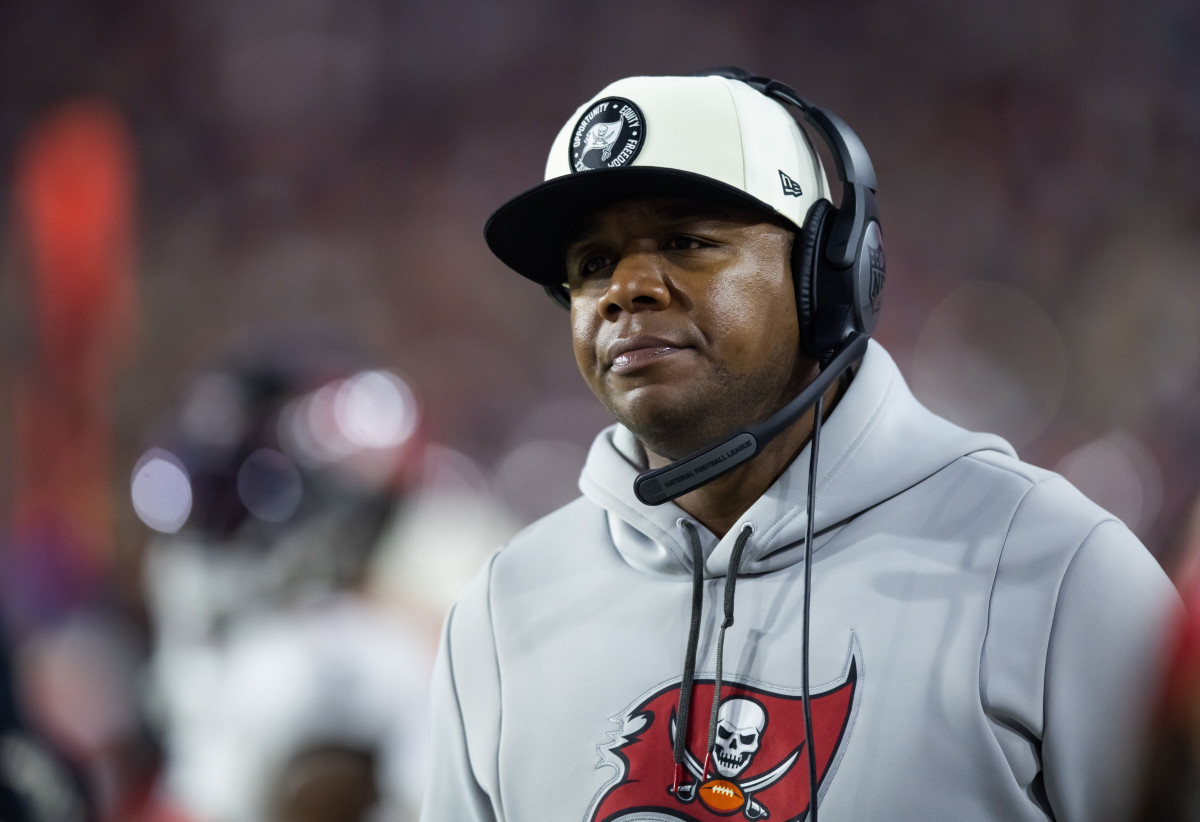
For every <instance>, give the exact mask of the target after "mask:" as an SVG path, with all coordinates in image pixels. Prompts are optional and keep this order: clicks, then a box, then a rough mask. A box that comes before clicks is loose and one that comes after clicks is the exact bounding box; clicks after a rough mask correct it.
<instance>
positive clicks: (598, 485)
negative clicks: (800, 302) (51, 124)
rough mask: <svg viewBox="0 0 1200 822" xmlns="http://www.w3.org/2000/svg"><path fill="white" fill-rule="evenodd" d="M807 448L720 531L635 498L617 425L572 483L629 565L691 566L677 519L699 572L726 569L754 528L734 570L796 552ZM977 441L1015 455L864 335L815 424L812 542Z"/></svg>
mask: <svg viewBox="0 0 1200 822" xmlns="http://www.w3.org/2000/svg"><path fill="white" fill-rule="evenodd" d="M810 448H811V444H810V445H807V446H805V448H804V450H803V451H801V452H800V454H799V456H798V457H797V458H796V459H795V460H794V461H793V462H792V464H791V465H790V466H789V467H788V469H787V470H786V471H784V473H783V474H782V475H781V476H780V477H779V479H778V480H776V481H775V483H774V484H773V485H772V486H771V487H770V488H768V489H767V491H766V493H765V494H763V495H762V497H760V498H759V499H758V500H757V501H755V503H754V504H753V505H752V506H751V507H750V508H749V509H748V510H747V511H746V512H745V513H744V514H743V515H742V517H741V518H740V519H739V520H738V522H737V524H736V525H735V526H734V527H733V528H731V529H729V533H728V534H726V536H725V537H724V538H723V539H718V538H717V537H716V535H714V534H713V533H712V532H711V531H709V530H708V529H707V528H705V527H704V526H703V525H701V524H700V523H698V522H695V521H694V520H693V519H692V518H691V516H690V515H689V514H688V513H687V512H686V511H684V510H683V509H682V508H680V507H679V506H678V505H676V504H675V503H674V502H667V503H664V504H662V505H658V506H649V505H644V504H642V503H641V502H639V501H638V499H637V497H636V496H634V493H633V482H634V480H635V479H636V478H637V475H638V474H639V473H640V472H642V471H644V470H646V467H647V461H646V454H645V451H644V449H642V447H641V445H640V443H638V441H637V440H636V438H635V437H634V436H633V434H632V433H631V432H630V431H629V430H628V429H626V428H625V427H624V426H621V425H613V426H610V427H609V428H607V429H605V430H604V431H602V432H600V434H599V435H598V436H597V437H596V439H595V441H594V442H593V443H592V448H591V451H590V452H589V454H588V458H587V462H586V464H585V465H584V468H583V473H582V475H581V476H580V479H579V487H580V490H581V491H582V492H583V494H584V496H586V497H587V498H589V499H590V500H592V501H593V502H595V503H596V504H597V505H599V506H601V507H602V508H604V509H605V510H606V511H607V512H608V518H609V527H610V529H611V531H612V537H613V542H614V544H615V545H616V547H617V550H618V551H619V552H620V554H621V555H622V557H623V558H624V559H625V561H626V562H628V563H629V564H630V565H632V566H633V567H635V568H638V569H640V570H643V571H645V572H647V573H661V574H669V575H676V574H690V573H691V566H692V560H691V552H690V549H689V547H688V541H687V536H686V534H685V533H684V530H683V528H684V526H683V525H682V523H683V521H684V520H690V521H692V522H695V525H696V528H697V530H698V532H699V535H700V540H701V546H702V549H703V554H704V557H705V567H704V575H705V576H706V577H717V576H722V575H724V574H725V572H726V570H727V568H728V565H729V557H730V553H731V552H732V550H733V546H734V543H735V541H736V539H737V535H738V533H739V532H741V531H742V530H743V529H744V528H745V527H746V526H747V525H749V526H750V527H751V529H752V530H753V533H752V535H751V536H750V538H749V541H748V542H747V543H746V545H745V548H744V554H743V556H742V560H741V563H740V571H741V572H742V573H747V574H754V573H764V572H767V571H774V570H777V569H779V568H783V567H786V566H788V565H792V564H794V563H797V562H800V561H802V560H803V558H804V534H805V529H806V527H807V524H808V521H807V520H808V515H807V503H808V493H807V491H808V460H809V449H810ZM978 451H996V452H999V453H1002V454H1007V455H1010V456H1015V452H1014V450H1013V448H1012V446H1011V445H1009V444H1008V443H1007V442H1006V441H1005V440H1003V439H1002V438H1000V437H998V436H995V435H994V434H983V433H975V432H971V431H967V430H965V429H963V428H960V427H958V426H956V425H954V424H953V423H950V422H947V421H946V420H944V419H942V418H941V417H938V416H936V415H935V414H933V413H932V412H930V411H929V410H928V409H927V408H925V407H924V406H923V405H921V404H920V403H919V402H918V401H917V399H916V398H915V397H914V396H913V395H912V392H911V391H910V390H909V388H908V385H907V383H905V381H904V378H903V377H902V376H901V374H900V371H899V369H898V368H897V367H896V364H895V362H894V361H893V360H892V358H891V356H890V355H889V354H888V353H887V351H885V350H884V348H883V347H882V346H881V345H879V343H877V342H875V341H874V340H872V341H871V342H870V345H869V346H868V349H867V353H866V355H865V356H864V357H863V360H862V364H861V365H860V366H859V368H858V371H857V373H856V374H855V377H854V379H853V381H852V382H851V383H850V386H849V388H848V389H847V390H846V393H845V394H844V395H843V396H842V398H841V400H840V401H839V402H838V404H837V407H836V408H835V409H834V410H833V412H832V413H831V414H830V415H829V417H828V418H827V419H826V421H825V422H824V423H823V424H822V426H821V443H820V453H819V460H818V465H817V484H816V489H817V490H816V512H815V516H814V519H815V522H814V529H813V530H814V533H815V534H816V535H817V538H815V539H814V545H813V548H814V550H818V549H819V548H820V544H821V540H820V536H821V535H822V533H824V532H828V531H829V529H830V528H832V527H834V526H836V525H838V524H840V523H843V522H845V521H847V520H849V519H852V518H853V517H855V516H856V515H858V514H859V513H861V512H863V511H866V510H867V509H869V508H871V507H873V506H875V505H877V504H879V503H881V502H883V501H885V500H887V499H889V498H891V497H893V496H895V495H896V494H899V493H901V492H902V491H905V490H906V489H908V488H911V487H912V486H913V485H916V484H917V483H919V482H920V481H922V480H924V479H925V478H926V477H929V476H931V475H933V474H935V473H937V472H938V471H940V470H941V469H942V468H944V467H946V466H947V465H949V464H950V463H952V462H954V461H955V460H956V459H958V458H960V457H962V456H965V455H966V454H971V453H975V452H978Z"/></svg>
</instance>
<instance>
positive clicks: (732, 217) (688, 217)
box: [566, 198, 775, 246]
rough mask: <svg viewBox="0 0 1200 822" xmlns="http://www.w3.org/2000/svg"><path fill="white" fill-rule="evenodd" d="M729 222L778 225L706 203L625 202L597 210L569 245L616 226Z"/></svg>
mask: <svg viewBox="0 0 1200 822" xmlns="http://www.w3.org/2000/svg"><path fill="white" fill-rule="evenodd" d="M697 221H703V222H714V223H728V224H730V225H731V226H746V225H754V224H756V223H764V222H767V223H774V222H775V221H774V220H771V219H770V218H769V217H767V216H766V215H764V214H760V213H758V212H754V211H749V210H746V209H737V208H727V207H724V206H718V205H714V204H712V203H708V202H704V201H702V200H690V199H682V198H645V199H635V200H621V201H620V202H617V203H613V204H612V205H609V206H606V207H604V208H601V209H598V210H596V211H593V212H592V213H591V214H589V215H588V216H587V217H584V218H583V219H582V220H580V221H579V222H578V223H576V224H575V225H574V226H573V227H572V228H571V230H570V231H568V232H567V239H566V244H567V245H568V246H570V245H572V244H575V243H578V242H581V241H585V240H587V239H589V238H591V237H593V236H595V235H597V234H600V233H602V232H603V231H605V230H606V229H607V228H609V227H612V226H614V225H638V226H657V225H675V224H679V223H686V222H697Z"/></svg>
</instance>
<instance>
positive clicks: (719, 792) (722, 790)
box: [700, 779, 746, 814]
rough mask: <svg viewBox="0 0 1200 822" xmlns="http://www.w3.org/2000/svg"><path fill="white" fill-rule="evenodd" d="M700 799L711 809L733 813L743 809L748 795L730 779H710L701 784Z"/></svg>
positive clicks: (723, 812) (722, 812)
mask: <svg viewBox="0 0 1200 822" xmlns="http://www.w3.org/2000/svg"><path fill="white" fill-rule="evenodd" d="M700 801H701V802H703V803H704V805H705V806H706V807H707V808H708V809H709V810H710V811H715V812H717V813H721V814H725V813H733V812H734V811H738V810H741V808H742V805H743V804H745V802H746V795H745V794H743V793H742V789H741V788H739V787H738V786H737V785H735V784H734V783H732V782H730V781H729V780H728V779H710V780H709V781H708V782H705V783H704V784H703V785H701V786H700Z"/></svg>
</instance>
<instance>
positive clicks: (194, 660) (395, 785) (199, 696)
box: [154, 594, 431, 822]
mask: <svg viewBox="0 0 1200 822" xmlns="http://www.w3.org/2000/svg"><path fill="white" fill-rule="evenodd" d="M430 665H431V652H430V651H429V650H428V649H427V648H426V647H425V643H423V642H422V641H421V638H420V637H419V636H418V635H417V634H416V633H415V632H414V631H413V630H411V629H410V628H409V627H408V626H407V625H406V624H405V622H404V621H403V618H402V617H401V616H399V615H398V614H396V613H395V612H394V611H390V610H387V609H384V608H381V607H378V606H376V605H374V604H372V603H370V602H368V601H366V600H364V599H361V598H356V597H354V596H352V595H348V594H346V595H338V596H335V597H330V598H326V599H323V600H321V601H320V602H319V603H310V604H306V605H304V606H300V607H294V608H291V609H287V610H282V611H278V612H273V613H265V614H262V615H260V616H257V617H253V618H248V619H246V620H244V621H240V622H235V623H234V624H233V625H232V626H231V628H230V631H229V633H228V635H227V636H226V637H225V638H224V641H222V642H221V643H220V644H211V645H207V646H204V645H187V646H180V645H174V646H167V647H164V648H162V649H161V650H160V652H159V654H158V656H157V657H156V660H155V668H154V673H155V676H156V685H157V687H158V691H159V698H160V699H161V700H162V708H163V710H164V712H165V716H164V720H165V725H166V738H165V744H166V748H167V750H166V761H167V773H166V775H165V784H164V787H165V789H166V790H167V792H168V793H169V794H170V795H171V798H172V799H173V800H174V801H175V802H177V803H178V804H179V805H181V806H182V807H183V809H184V810H185V811H187V812H189V813H190V814H192V815H193V816H195V817H196V818H198V819H200V820H204V822H262V820H263V819H265V818H267V814H268V806H269V803H270V802H271V799H272V796H273V795H274V792H275V790H276V789H277V785H278V781H279V776H280V774H281V773H282V771H283V769H284V768H285V766H286V765H287V764H288V763H289V761H290V760H291V759H292V757H293V756H295V755H296V754H297V753H299V752H301V751H303V750H305V749H307V748H310V747H313V746H324V745H343V746H349V747H353V748H364V749H371V750H374V751H376V756H377V762H378V768H377V781H378V784H379V790H380V795H381V801H380V807H379V809H378V814H377V816H378V818H380V819H389V820H393V819H401V820H402V819H406V818H409V816H410V815H411V813H412V809H413V808H415V807H416V805H417V804H418V802H419V799H420V792H421V789H422V787H423V783H424V772H425V762H426V751H427V744H428V730H427V726H428V710H427V705H426V695H427V689H428V677H429V668H430Z"/></svg>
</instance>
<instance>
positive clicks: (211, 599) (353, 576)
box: [131, 339, 424, 633]
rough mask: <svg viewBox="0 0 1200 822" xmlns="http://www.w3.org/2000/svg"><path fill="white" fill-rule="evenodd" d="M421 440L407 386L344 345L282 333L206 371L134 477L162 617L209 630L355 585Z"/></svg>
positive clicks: (398, 499)
mask: <svg viewBox="0 0 1200 822" xmlns="http://www.w3.org/2000/svg"><path fill="white" fill-rule="evenodd" d="M423 446H424V430H423V425H422V422H421V414H420V410H419V408H418V402H417V399H416V396H415V395H414V392H413V390H412V388H411V387H410V385H409V383H408V382H407V381H406V380H405V379H404V378H403V377H402V376H401V375H399V374H397V373H395V372H394V371H390V370H387V369H384V368H379V367H376V366H374V365H373V364H371V363H368V362H367V361H366V360H365V358H364V357H362V356H360V355H358V354H356V353H354V352H351V351H349V350H347V349H345V348H344V347H340V346H335V345H330V344H327V343H323V342H313V341H311V340H303V341H297V340H292V339H282V340H277V341H274V342H271V343H267V344H259V345H254V346H250V347H242V348H239V349H238V350H236V351H235V352H233V353H232V354H230V355H228V356H226V357H224V358H222V359H221V360H219V361H218V362H216V363H215V364H214V365H213V366H211V367H209V368H206V369H204V370H203V371H202V372H201V373H200V374H199V375H198V376H196V377H195V378H194V379H192V380H191V381H190V383H189V385H188V386H187V388H186V390H185V392H184V394H183V397H182V400H181V402H180V403H179V404H178V406H177V407H176V408H174V409H173V410H172V412H171V413H170V414H169V415H168V416H167V418H166V419H165V420H164V421H163V422H162V423H161V424H160V425H159V426H158V427H157V430H156V431H155V432H154V433H153V435H152V436H151V438H150V444H149V447H148V448H147V450H146V451H145V453H144V454H143V455H142V456H141V458H140V459H139V460H138V461H137V464H136V466H135V468H134V471H133V476H132V481H131V496H132V501H133V506H134V509H135V510H136V512H137V514H138V516H139V517H140V519H141V520H142V521H143V522H144V523H145V524H146V525H147V526H149V528H150V529H152V539H151V540H150V543H149V545H148V546H147V556H146V567H147V572H148V576H147V582H148V584H149V588H150V591H149V594H150V599H151V605H152V607H153V608H154V610H155V611H156V616H157V618H158V619H159V621H160V622H162V621H171V620H178V621H180V627H183V628H184V629H185V630H187V631H188V632H189V633H194V632H196V631H199V632H202V633H208V632H211V631H213V630H219V628H220V625H221V622H222V621H223V620H224V619H226V618H229V617H232V616H236V615H237V614H238V613H240V612H243V611H246V610H258V609H270V608H273V607H277V606H280V605H282V604H284V603H285V602H287V601H289V600H292V599H294V598H296V597H297V596H302V595H304V594H307V593H317V592H321V591H330V590H339V589H343V588H346V587H348V586H352V585H353V584H355V582H356V581H358V579H359V577H360V576H361V574H362V573H363V570H364V566H365V563H366V561H367V560H368V559H369V558H370V556H371V553H372V551H373V549H374V547H375V545H376V544H377V543H378V541H379V537H380V534H381V532H382V531H383V529H384V528H385V527H386V525H387V524H388V522H389V521H390V519H391V518H392V516H393V515H394V514H395V513H396V509H397V507H398V505H399V504H400V503H402V502H403V500H404V498H405V495H406V493H407V492H408V490H409V489H411V488H412V487H413V485H414V484H415V483H416V481H417V480H418V478H419V474H420V467H421V463H422V458H423V451H424V448H423Z"/></svg>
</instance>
